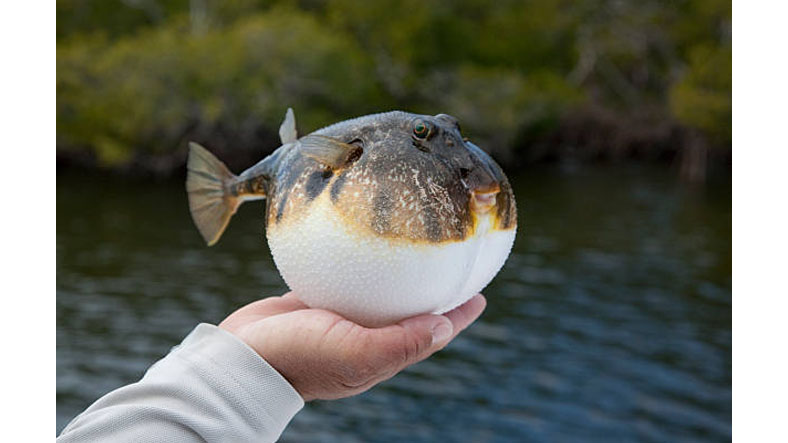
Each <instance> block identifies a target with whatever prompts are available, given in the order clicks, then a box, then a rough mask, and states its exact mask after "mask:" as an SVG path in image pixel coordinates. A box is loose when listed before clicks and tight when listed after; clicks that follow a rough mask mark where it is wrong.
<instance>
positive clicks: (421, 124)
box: [413, 120, 432, 139]
mask: <svg viewBox="0 0 788 443" xmlns="http://www.w3.org/2000/svg"><path fill="white" fill-rule="evenodd" d="M430 134H432V125H430V124H429V123H427V122H425V121H424V120H416V124H415V125H413V135H414V136H416V137H417V138H420V139H426V138H427V137H429V136H430Z"/></svg>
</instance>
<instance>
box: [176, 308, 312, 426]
mask: <svg viewBox="0 0 788 443" xmlns="http://www.w3.org/2000/svg"><path fill="white" fill-rule="evenodd" d="M173 354H175V355H176V356H178V357H179V358H182V359H185V360H188V361H190V362H192V363H194V367H200V366H203V365H211V366H213V367H214V368H215V369H218V370H219V371H220V373H223V374H225V375H226V377H228V378H229V379H230V380H228V381H227V382H226V383H223V385H224V387H225V388H229V387H233V386H234V387H235V388H236V389H237V391H236V392H235V393H234V394H232V395H230V396H228V398H233V399H234V400H236V401H237V402H238V403H240V404H237V405H236V407H237V408H238V409H239V410H243V411H246V413H247V414H244V415H247V417H248V419H249V420H254V419H257V420H260V421H261V423H259V425H260V427H261V428H264V429H268V430H269V431H274V432H276V433H277V435H278V434H281V432H282V431H284V428H285V427H286V426H287V424H288V423H289V422H290V420H291V419H292V418H293V416H295V414H296V413H297V412H298V411H300V410H301V408H303V407H304V400H303V398H301V395H300V394H299V393H298V392H297V391H296V390H295V388H293V386H291V385H290V383H289V382H288V381H287V380H285V378H284V377H283V376H282V375H281V374H280V373H279V372H277V371H276V369H274V368H273V367H272V366H271V365H270V364H268V362H266V361H265V360H264V359H263V358H262V357H260V355H258V354H257V352H255V351H254V350H253V349H252V348H251V347H249V346H248V345H247V344H246V343H244V342H243V341H241V339H239V338H238V337H236V336H235V335H233V334H231V333H230V332H228V331H225V330H224V329H222V328H219V327H218V326H214V325H211V324H207V323H201V324H199V325H198V326H197V327H196V328H194V330H193V331H192V332H191V333H190V334H189V335H188V336H187V337H186V338H185V339H184V340H183V342H182V343H181V344H180V345H179V346H178V347H177V349H175V350H173Z"/></svg>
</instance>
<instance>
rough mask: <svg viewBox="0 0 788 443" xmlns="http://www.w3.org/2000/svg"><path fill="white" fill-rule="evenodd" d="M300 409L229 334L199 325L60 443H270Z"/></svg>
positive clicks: (79, 420)
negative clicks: (76, 442)
mask: <svg viewBox="0 0 788 443" xmlns="http://www.w3.org/2000/svg"><path fill="white" fill-rule="evenodd" d="M303 406H304V400H303V399H302V398H301V396H300V395H299V394H298V392H296V390H295V389H294V388H293V387H292V386H291V385H290V384H289V383H288V382H287V381H286V380H285V379H284V377H282V376H281V375H280V374H279V373H278V372H276V370H275V369H274V368H272V367H271V366H270V365H269V364H268V363H266V361H265V360H263V359H262V358H261V357H260V356H259V355H258V354H257V353H256V352H255V351H254V350H252V349H251V348H250V347H248V346H247V345H246V344H245V343H243V342H242V341H241V340H239V339H238V338H236V337H235V336H234V335H232V334H231V333H229V332H227V331H225V330H223V329H220V328H218V327H216V326H213V325H209V324H206V323H202V324H200V325H199V326H197V327H196V328H195V329H194V330H193V331H192V332H191V333H190V334H189V335H188V336H187V337H186V338H185V339H184V340H183V342H182V343H181V344H180V345H179V346H177V347H175V348H173V349H172V350H171V351H170V353H169V354H168V355H167V356H165V357H164V358H163V359H161V360H159V361H158V362H156V363H155V364H154V365H153V366H151V367H150V368H149V369H148V371H147V372H146V373H145V375H144V376H143V377H142V379H141V380H140V381H138V382H136V383H133V384H130V385H128V386H123V387H121V388H119V389H116V390H114V391H112V392H110V393H109V394H107V395H105V396H103V397H101V398H100V399H98V400H97V401H96V402H95V403H93V404H92V405H91V406H90V407H89V408H88V409H86V410H85V411H84V412H82V414H80V415H79V416H77V417H76V418H75V419H74V420H73V421H72V422H71V423H69V424H68V426H66V428H65V429H64V430H63V432H62V433H61V434H60V436H59V437H58V439H57V441H58V442H75V441H80V442H82V441H91V442H93V441H100V442H103V441H111V442H149V441H167V442H193V441H207V442H225V441H226V442H245V441H255V442H258V441H263V442H272V441H276V439H278V438H279V436H280V435H281V433H282V431H283V430H284V429H285V426H287V423H288V422H289V421H290V420H291V419H292V418H293V416H294V415H295V414H296V413H297V412H298V411H299V410H301V408H302V407H303Z"/></svg>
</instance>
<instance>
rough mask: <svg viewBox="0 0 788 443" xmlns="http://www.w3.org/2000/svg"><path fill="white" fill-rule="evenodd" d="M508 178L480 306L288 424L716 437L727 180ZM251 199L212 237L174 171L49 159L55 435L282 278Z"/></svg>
mask: <svg viewBox="0 0 788 443" xmlns="http://www.w3.org/2000/svg"><path fill="white" fill-rule="evenodd" d="M511 178H512V182H513V185H514V187H515V194H516V197H517V202H518V206H519V208H518V209H519V217H520V227H519V233H518V237H517V241H516V242H515V246H514V251H513V253H512V255H511V257H510V258H509V261H508V262H507V264H506V266H505V267H504V269H503V271H502V272H501V273H500V274H499V275H498V277H497V278H496V279H495V280H494V281H493V283H492V284H491V285H490V286H489V287H488V288H487V289H486V290H485V291H484V292H485V294H486V295H487V297H488V308H487V310H486V312H485V313H484V315H483V317H482V318H481V320H479V321H478V322H477V323H475V324H474V325H473V326H472V327H471V328H470V329H468V330H467V331H466V332H465V333H463V335H462V336H460V337H459V338H458V339H457V340H455V341H454V342H453V343H452V344H451V345H450V346H449V347H448V348H447V349H446V350H444V351H442V352H441V353H439V354H437V355H435V356H434V357H432V358H431V359H429V360H428V361H425V362H422V363H419V364H417V365H416V366H414V367H411V368H409V369H408V370H406V371H405V372H403V373H401V374H400V375H398V376H397V377H395V378H394V379H392V380H389V381H387V382H385V383H383V384H381V385H379V386H378V387H376V388H374V389H373V390H371V391H370V392H367V393H365V394H363V395H361V396H358V397H354V398H350V399H345V400H340V401H333V402H313V403H311V404H309V405H307V406H306V408H305V409H304V410H302V411H301V412H300V413H299V414H298V415H297V416H296V418H295V419H294V420H293V422H291V424H290V425H289V427H288V428H287V430H286V431H285V433H284V435H283V437H282V440H283V441H293V442H296V441H298V442H354V441H425V442H427V441H472V442H488V441H489V442H498V441H546V442H553V441H600V442H602V441H654V442H664V441H679V440H680V441H728V440H730V436H731V195H730V181H729V180H723V181H720V180H719V179H715V180H713V181H712V183H711V184H710V185H709V186H707V187H705V188H688V187H686V186H683V185H681V184H679V183H677V182H676V181H675V179H674V176H673V174H672V172H670V171H665V170H652V169H649V168H643V167H627V168H622V167H616V168H596V169H584V170H579V171H574V172H567V171H561V170H554V169H549V170H545V171H541V172H535V171H531V172H529V173H527V174H524V175H521V176H518V177H511ZM262 211H263V205H262V204H260V203H249V204H246V205H244V206H243V207H242V208H241V209H240V210H239V213H238V214H237V215H236V216H235V217H234V219H233V221H232V223H231V224H230V227H229V229H228V231H227V233H226V234H225V235H224V237H223V238H222V240H221V241H220V242H219V244H218V245H217V246H215V247H213V248H206V247H205V246H204V244H203V243H202V241H201V240H200V237H199V234H198V233H197V231H196V229H195V228H194V227H193V226H192V224H191V220H190V218H189V214H188V209H187V205H186V198H185V193H184V191H183V188H182V185H181V184H180V183H140V182H132V181H123V180H118V179H112V178H107V177H77V176H73V175H66V174H61V175H59V176H58V183H57V322H58V323H57V431H58V432H60V430H61V429H62V428H63V427H64V426H65V425H66V424H67V423H68V421H69V420H71V418H73V417H74V416H75V415H76V414H78V413H79V412H80V411H81V410H83V409H84V408H86V407H87V406H88V405H89V404H90V403H91V402H93V401H94V400H95V399H96V398H98V397H100V396H101V395H102V394H104V393H106V392H108V391H110V390H112V389H114V388H116V387H118V386H121V385H124V384H127V383H131V382H134V381H136V380H138V379H139V378H140V377H141V376H142V374H143V373H144V371H145V369H146V368H147V367H148V366H150V365H151V364H152V363H153V362H154V361H156V360H157V359H159V358H161V357H162V356H163V355H165V354H166V353H167V351H168V350H169V348H170V347H172V346H173V345H175V344H177V343H179V342H180V341H181V340H182V339H183V337H184V336H185V335H186V334H188V332H189V331H190V330H191V329H192V328H193V327H194V326H195V325H196V324H198V323H199V322H210V323H218V322H219V321H221V320H222V319H223V318H224V317H225V316H226V315H228V314H229V313H230V312H232V311H233V310H234V309H236V308H238V307H240V306H242V305H244V304H246V303H248V302H250V301H252V300H255V299H256V298H260V297H265V296H270V295H278V294H281V293H283V292H285V291H286V290H287V288H286V286H285V285H284V283H283V281H282V279H281V278H280V277H279V275H278V273H277V272H276V269H275V268H274V265H273V261H272V259H271V257H270V253H269V251H268V248H267V246H266V244H265V242H264V237H263V227H262Z"/></svg>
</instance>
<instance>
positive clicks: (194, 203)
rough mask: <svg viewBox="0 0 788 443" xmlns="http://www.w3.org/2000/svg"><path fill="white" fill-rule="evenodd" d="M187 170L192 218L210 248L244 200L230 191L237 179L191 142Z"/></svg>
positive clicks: (203, 149) (222, 164)
mask: <svg viewBox="0 0 788 443" xmlns="http://www.w3.org/2000/svg"><path fill="white" fill-rule="evenodd" d="M186 168H187V170H188V172H187V174H186V192H187V194H188V196H189V210H190V212H191V214H192V219H193V220H194V224H195V225H197V229H198V230H199V231H200V234H201V235H202V238H203V239H205V242H206V243H208V246H213V245H214V244H216V242H217V241H219V237H221V236H222V232H224V229H225V228H226V227H227V224H228V223H229V222H230V217H232V216H233V214H235V211H236V210H237V209H238V206H240V204H241V199H240V198H238V196H236V195H233V194H232V193H231V192H230V186H231V185H232V184H234V183H235V181H236V180H237V178H238V177H237V176H236V175H235V174H233V173H232V172H230V170H229V169H227V166H225V165H224V163H222V162H221V161H219V159H217V158H216V157H215V156H214V155H213V154H211V153H210V152H208V150H207V149H205V148H203V147H202V146H200V145H198V144H197V143H194V142H190V143H189V160H188V162H187V163H186Z"/></svg>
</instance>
